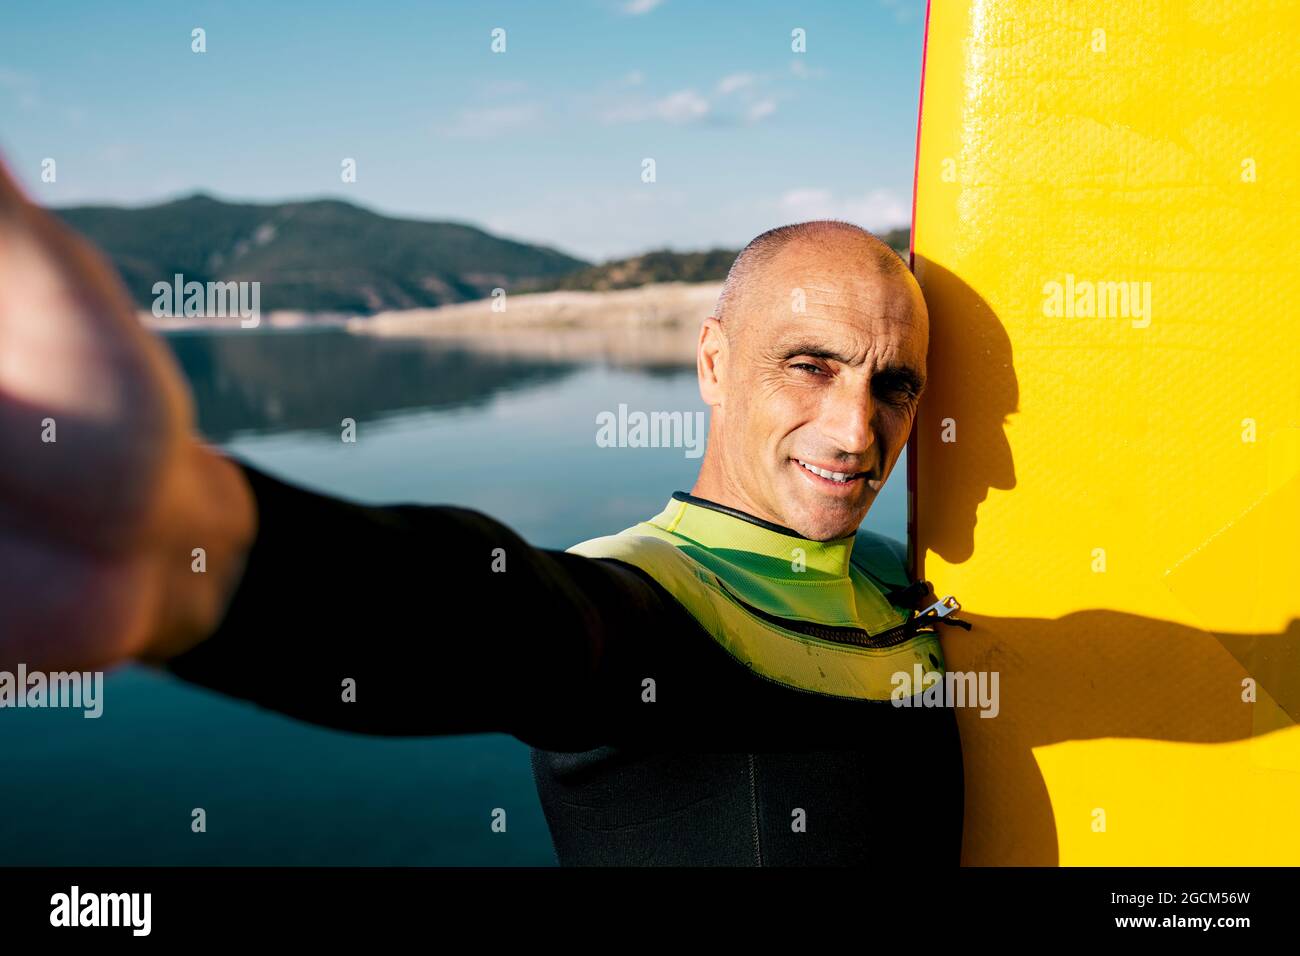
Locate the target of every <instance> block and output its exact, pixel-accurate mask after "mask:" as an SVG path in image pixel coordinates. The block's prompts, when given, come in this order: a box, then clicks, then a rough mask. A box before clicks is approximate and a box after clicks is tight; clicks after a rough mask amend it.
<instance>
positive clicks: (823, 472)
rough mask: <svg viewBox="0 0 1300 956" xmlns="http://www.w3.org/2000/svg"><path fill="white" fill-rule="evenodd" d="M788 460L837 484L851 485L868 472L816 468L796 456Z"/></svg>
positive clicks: (864, 476)
mask: <svg viewBox="0 0 1300 956" xmlns="http://www.w3.org/2000/svg"><path fill="white" fill-rule="evenodd" d="M790 460H791V461H793V462H794V463H795V464H796V465H798V466H799V467H801V468H803V470H804V471H806V472H808V473H809V474H812V475H816V476H817V477H818V478H822V479H825V480H826V481H830V482H834V483H835V484H837V485H851V484H853V483H854V482H855V481H859V480H861V479H864V478H866V477H867V476H868V472H865V471H853V472H845V471H830V470H828V469H826V468H818V467H817V466H816V465H810V464H808V462H806V461H800V460H799V459H798V458H792V459H790Z"/></svg>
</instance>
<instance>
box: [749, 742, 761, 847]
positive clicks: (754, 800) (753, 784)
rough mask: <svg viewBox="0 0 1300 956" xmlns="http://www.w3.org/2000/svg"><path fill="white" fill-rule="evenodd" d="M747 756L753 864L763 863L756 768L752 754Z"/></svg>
mask: <svg viewBox="0 0 1300 956" xmlns="http://www.w3.org/2000/svg"><path fill="white" fill-rule="evenodd" d="M746 756H747V757H748V758H749V808H750V810H749V819H750V823H751V824H752V825H753V832H754V865H755V866H762V865H763V847H762V845H761V844H760V843H759V840H758V770H757V768H756V767H755V764H754V755H753V754H746Z"/></svg>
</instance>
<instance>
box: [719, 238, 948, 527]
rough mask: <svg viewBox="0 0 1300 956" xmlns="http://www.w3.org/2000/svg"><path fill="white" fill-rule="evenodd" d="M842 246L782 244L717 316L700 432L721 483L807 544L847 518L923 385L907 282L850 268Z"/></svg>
mask: <svg viewBox="0 0 1300 956" xmlns="http://www.w3.org/2000/svg"><path fill="white" fill-rule="evenodd" d="M855 246H856V243H852V242H846V243H843V244H837V246H836V247H834V248H836V249H839V250H841V251H838V252H828V251H827V250H825V249H820V250H817V249H812V248H809V247H808V246H807V245H804V244H800V243H795V244H791V245H790V246H787V247H786V248H785V249H783V250H782V251H781V252H780V253H779V254H778V256H777V257H776V259H774V260H773V261H772V262H770V263H768V264H767V265H765V266H764V267H762V269H761V270H760V271H758V272H757V274H756V275H755V276H753V277H752V285H751V287H750V288H747V289H745V290H744V292H743V294H742V295H740V296H739V297H738V299H737V301H736V305H737V307H738V309H740V310H743V313H742V314H739V315H737V316H736V321H730V320H724V322H725V325H724V328H723V331H724V334H725V339H726V344H725V354H724V355H723V356H722V361H721V362H720V363H719V372H720V376H719V380H718V386H719V395H720V397H721V399H722V400H721V403H720V404H718V405H715V411H714V428H715V437H719V438H720V439H721V443H722V446H723V447H721V448H720V449H718V450H719V451H720V452H721V456H720V462H721V468H722V472H723V480H724V482H725V485H726V487H727V491H728V493H729V495H730V497H732V499H733V500H735V501H738V502H741V504H740V507H742V508H743V509H744V510H746V511H748V512H749V513H751V514H754V515H756V516H757V517H762V518H766V519H767V520H770V521H773V522H774V523H777V524H781V525H785V526H786V527H789V528H791V529H793V530H795V531H798V532H799V533H800V534H801V535H803V536H804V537H807V538H811V539H814V540H822V541H824V540H829V539H831V538H838V537H843V536H844V535H847V534H850V533H852V532H853V531H855V530H856V529H857V527H858V525H859V524H861V522H862V519H863V518H864V517H865V516H866V513H867V510H868V509H869V508H870V507H871V504H872V502H873V501H874V500H875V498H876V495H877V493H878V492H879V491H880V488H881V486H882V485H883V484H884V481H885V478H886V477H888V475H889V472H890V470H891V469H892V468H893V466H894V462H895V461H896V460H897V459H898V456H899V454H900V453H901V452H902V450H903V447H904V445H905V443H906V441H907V436H908V434H909V432H910V431H911V427H912V420H913V418H914V417H915V415H916V407H917V399H918V398H919V395H920V392H921V390H922V389H923V388H924V382H925V354H926V348H927V345H928V317H927V315H926V311H925V303H924V300H923V299H922V298H921V295H920V291H919V289H918V288H917V287H916V285H915V282H914V280H912V278H911V276H910V275H909V274H907V273H905V272H897V273H894V272H889V271H883V272H882V271H879V270H878V269H877V268H876V267H875V266H874V265H871V264H864V262H866V263H870V262H871V261H872V260H871V259H870V258H869V257H866V256H864V255H863V252H862V250H861V247H856V248H855ZM800 291H801V292H802V297H801V296H800ZM800 298H802V307H803V311H802V312H800V311H798V305H799V303H800ZM729 311H732V314H735V313H734V310H729ZM728 326H729V327H730V328H728ZM819 472H820V473H819Z"/></svg>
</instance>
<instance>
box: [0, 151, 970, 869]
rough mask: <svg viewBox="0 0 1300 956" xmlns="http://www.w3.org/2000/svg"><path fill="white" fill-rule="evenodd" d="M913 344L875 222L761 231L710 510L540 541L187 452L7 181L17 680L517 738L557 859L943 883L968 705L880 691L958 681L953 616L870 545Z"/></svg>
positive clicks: (179, 419)
mask: <svg viewBox="0 0 1300 956" xmlns="http://www.w3.org/2000/svg"><path fill="white" fill-rule="evenodd" d="M927 335H928V329H927V315H926V309H925V304H924V302H923V300H922V298H921V294H920V291H919V289H918V287H917V285H916V282H915V281H914V279H913V278H912V276H911V275H910V273H909V272H908V271H907V269H906V268H905V267H904V266H903V265H902V263H901V262H900V261H899V259H898V258H897V257H896V256H895V255H894V254H893V253H892V251H891V250H889V249H888V248H887V247H886V246H884V245H883V244H882V243H880V242H879V241H878V240H877V239H875V238H874V237H873V236H871V235H870V234H869V233H866V232H864V231H862V230H860V229H858V228H856V227H853V226H849V225H847V224H844V223H838V222H815V223H804V224H801V225H797V226H788V227H784V228H781V229H777V230H773V231H771V232H769V233H765V234H764V235H762V236H760V237H759V238H758V239H756V240H754V242H752V243H751V244H750V245H749V246H748V247H747V248H746V249H745V250H744V251H743V252H742V253H741V255H740V256H739V257H738V258H737V260H736V262H735V264H734V266H733V267H732V270H731V273H730V275H729V276H728V279H727V282H726V284H725V286H724V289H723V292H722V295H721V296H720V299H719V302H718V307H717V309H716V315H714V316H710V317H709V318H707V319H706V320H705V321H704V324H703V326H702V328H701V331H700V339H699V345H698V373H699V381H700V388H701V393H702V395H703V397H704V400H705V401H706V402H707V403H708V404H709V405H710V406H711V408H712V423H711V434H710V440H709V443H708V449H707V452H706V454H705V456H704V459H703V462H702V466H701V470H700V475H699V478H698V480H697V481H696V483H695V486H694V487H693V488H692V489H691V492H690V493H689V494H686V493H682V492H678V493H676V494H674V495H673V497H672V499H671V500H670V501H669V502H668V504H667V506H666V507H665V509H664V511H663V512H662V513H661V514H659V515H658V516H656V517H654V518H652V519H650V520H649V521H647V522H643V523H642V524H640V525H637V526H636V527H634V528H631V529H627V531H625V532H623V533H621V534H618V535H614V536H612V537H609V538H600V539H596V540H594V541H590V542H586V543H584V544H582V545H579V546H577V547H575V548H573V549H571V550H570V551H569V552H557V551H547V550H541V549H536V548H532V547H530V546H529V545H528V544H526V543H525V542H524V541H522V540H520V539H519V538H518V536H517V535H515V534H514V533H513V532H511V531H510V530H509V529H508V528H506V527H504V526H502V525H501V524H499V523H498V522H496V521H494V520H492V519H491V518H489V517H487V516H485V515H482V514H479V513H477V512H473V511H468V510H465V509H460V508H454V507H444V506H439V507H430V506H414V505H397V506H390V507H364V506H360V505H357V504H353V503H349V502H345V501H341V500H338V499H332V498H328V497H325V496H321V495H317V494H314V493H311V492H308V491H306V490H303V489H300V488H296V487H293V486H290V485H287V484H285V483H283V482H280V481H278V480H276V479H275V478H273V477H271V476H269V475H266V474H264V473H262V472H260V471H259V470H257V469H255V468H253V467H251V466H248V465H244V464H240V463H237V462H234V461H232V460H230V459H227V458H224V457H222V456H221V455H219V454H218V453H216V452H215V451H213V450H212V449H210V448H208V447H207V446H205V445H204V444H203V443H201V442H200V441H199V440H197V439H196V438H194V437H192V435H191V423H192V413H191V409H190V403H189V398H188V395H187V392H186V389H185V386H184V383H183V381H182V379H181V377H180V375H179V374H178V372H177V371H176V369H175V367H174V365H173V363H172V362H171V360H170V358H169V356H168V355H167V353H166V351H165V349H164V348H163V347H162V346H161V344H160V343H159V342H158V341H156V340H155V339H153V338H152V337H151V336H149V335H148V334H147V333H146V332H144V331H143V330H142V329H141V328H140V326H139V324H138V323H137V322H136V320H135V318H134V313H133V307H132V305H131V303H130V302H129V301H128V300H127V297H126V295H125V293H124V292H123V291H122V290H121V288H120V286H119V284H118V283H117V281H116V280H115V278H114V277H113V276H112V274H111V271H110V270H109V269H108V268H107V267H106V266H105V264H104V263H103V261H102V260H101V259H100V258H99V256H98V255H96V254H95V253H94V251H93V250H91V249H90V248H89V247H88V246H87V245H86V244H85V243H84V242H83V241H82V240H80V239H78V238H77V237H76V236H74V235H72V234H70V233H69V232H68V231H67V230H66V229H64V228H63V227H62V226H60V225H59V224H58V223H56V222H55V221H54V220H53V219H52V218H51V217H50V216H48V215H47V214H45V213H43V212H42V211H40V210H39V209H37V208H36V207H34V206H32V205H31V204H29V203H27V202H26V201H25V200H24V199H23V198H22V197H21V196H20V195H19V193H18V191H17V189H16V187H15V186H14V185H13V183H12V182H11V181H10V180H9V179H8V178H7V177H5V176H3V175H2V174H0V447H2V450H3V455H2V456H0V460H3V461H4V462H5V464H4V466H3V467H2V468H0V566H2V568H3V574H0V665H8V664H11V663H16V662H20V661H21V662H25V663H26V664H27V666H28V668H29V670H30V669H41V668H43V669H60V668H65V667H73V666H75V667H77V668H80V669H86V668H91V667H98V666H105V665H109V664H112V663H115V662H118V661H122V660H126V659H137V660H141V661H145V662H151V663H154V664H157V665H160V666H164V667H166V668H167V669H169V670H170V671H171V672H173V673H175V674H177V675H179V676H180V677H182V678H184V679H186V680H189V681H192V682H195V683H197V684H202V685H205V686H208V687H212V688H214V689H217V690H219V691H222V692H224V693H227V694H231V695H235V696H238V697H242V698H245V699H248V700H251V701H255V702H257V703H258V704H260V705H262V706H265V707H268V708H272V709H275V710H277V711H280V712H282V713H285V714H289V715H292V716H295V717H298V718H300V719H304V720H308V721H312V722H314V723H318V724H323V725H327V726H331V727H337V728H340V729H345V730H351V731H357V732H364V733H374V734H389V735H417V734H451V733H470V732H483V731H503V732H507V733H511V734H514V735H515V736H516V737H518V738H519V739H521V740H523V741H525V742H526V743H528V744H530V745H532V746H533V748H534V751H533V763H534V770H535V775H536V779H537V785H538V790H539V794H540V796H541V798H542V802H543V807H544V809H545V812H546V815H547V819H548V822H549V824H550V827H551V831H552V835H553V837H554V841H555V846H556V851H557V854H558V856H559V859H560V861H561V862H562V863H585V864H611V863H614V864H617V863H637V864H643V863H668V864H740V865H750V864H758V865H772V864H776V865H780V864H794V863H853V864H891V865H892V864H898V863H910V862H921V861H926V862H942V863H956V862H957V860H958V854H959V849H960V828H961V819H962V775H961V755H960V748H959V745H958V740H957V733H956V726H955V721H954V720H953V715H952V713H951V711H949V710H946V709H943V708H925V707H907V708H904V707H897V706H893V703H895V702H891V700H890V698H891V697H898V696H899V694H897V693H896V692H895V691H896V688H897V687H898V683H897V680H896V677H897V675H899V674H905V675H907V676H908V677H909V678H910V677H911V676H912V674H913V673H914V668H916V669H917V671H916V672H918V673H919V671H920V670H924V671H925V672H927V673H934V672H938V671H941V670H942V666H943V664H942V653H941V651H940V648H939V642H938V638H937V635H936V634H935V633H934V631H935V628H934V627H933V623H932V622H933V620H934V619H933V618H930V617H927V618H924V619H923V618H920V617H918V616H916V615H915V614H914V611H915V610H917V609H919V608H920V607H922V606H923V604H924V602H923V601H922V595H923V593H924V588H923V586H917V585H913V586H908V582H907V580H906V577H905V574H904V571H903V564H902V555H901V553H900V551H899V549H898V546H897V545H896V544H895V543H893V542H889V541H887V540H886V539H883V538H880V537H879V536H875V535H870V534H867V533H865V532H860V531H858V526H859V524H860V523H861V521H862V519H863V517H864V516H865V515H866V513H867V510H868V509H869V508H870V506H871V503H872V502H873V500H874V499H875V496H876V494H877V493H878V492H879V490H880V488H881V486H882V485H883V483H884V481H885V479H886V477H887V476H888V474H889V472H890V469H891V468H892V467H893V465H894V462H895V461H896V459H897V457H898V455H899V453H900V452H901V450H902V448H903V445H904V442H905V441H906V438H907V435H908V433H909V430H910V428H911V425H912V421H913V418H914V416H915V413H916V406H917V400H918V398H919V396H920V394H921V391H922V389H923V388H924V382H925V355H926V348H927ZM43 439H44V440H43ZM51 439H53V440H51ZM520 464H521V473H522V472H523V471H524V467H525V466H526V463H525V462H521V463H520ZM522 480H523V479H522V477H521V481H522ZM523 490H525V489H524V488H522V487H521V491H523ZM196 549H203V552H202V553H203V555H204V557H205V560H206V570H205V571H203V572H202V573H196V572H195V570H194V564H193V562H194V555H195V554H196V553H197V551H196ZM916 689H917V690H919V688H916ZM909 693H910V692H909Z"/></svg>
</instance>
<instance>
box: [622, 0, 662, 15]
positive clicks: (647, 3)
mask: <svg viewBox="0 0 1300 956" xmlns="http://www.w3.org/2000/svg"><path fill="white" fill-rule="evenodd" d="M663 2H664V0H628V2H627V3H625V4H623V12H624V13H626V14H627V15H628V16H630V17H639V16H641V15H642V14H645V13H649V12H650V11H651V10H653V9H654V8H655V7H657V6H659V4H661V3H663Z"/></svg>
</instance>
